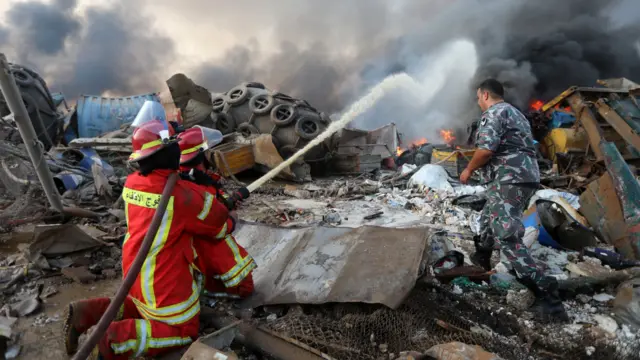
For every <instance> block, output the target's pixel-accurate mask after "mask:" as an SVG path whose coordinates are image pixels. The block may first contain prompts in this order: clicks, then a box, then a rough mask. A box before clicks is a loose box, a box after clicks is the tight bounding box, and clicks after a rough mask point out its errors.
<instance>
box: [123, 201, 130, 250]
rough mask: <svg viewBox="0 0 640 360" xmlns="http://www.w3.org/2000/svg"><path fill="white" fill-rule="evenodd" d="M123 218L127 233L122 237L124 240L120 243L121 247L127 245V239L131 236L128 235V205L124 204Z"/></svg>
mask: <svg viewBox="0 0 640 360" xmlns="http://www.w3.org/2000/svg"><path fill="white" fill-rule="evenodd" d="M124 218H125V220H126V222H127V233H126V234H125V236H124V240H123V241H122V246H124V244H126V243H127V240H129V237H130V236H131V234H129V204H128V203H125V204H124Z"/></svg>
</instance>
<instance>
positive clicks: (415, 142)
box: [396, 138, 428, 156]
mask: <svg viewBox="0 0 640 360" xmlns="http://www.w3.org/2000/svg"><path fill="white" fill-rule="evenodd" d="M427 142H428V141H427V139H425V138H420V139H418V140H413V141H412V142H410V143H409V146H407V147H406V148H404V149H403V148H401V147H399V146H398V147H397V148H396V155H397V156H400V155H401V154H402V153H403V152H404V151H405V150H407V149H409V148H412V147H418V146H421V145H424V144H426V143H427Z"/></svg>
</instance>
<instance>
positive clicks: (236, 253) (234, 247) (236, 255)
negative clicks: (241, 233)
mask: <svg viewBox="0 0 640 360" xmlns="http://www.w3.org/2000/svg"><path fill="white" fill-rule="evenodd" d="M224 240H225V242H226V243H227V246H229V249H231V252H232V253H233V259H234V260H235V262H236V264H235V265H234V266H233V267H232V268H231V269H230V270H229V271H227V272H226V273H224V274H222V275H218V276H214V278H216V279H220V280H222V281H223V282H224V281H227V280H229V279H232V278H234V277H235V276H236V274H237V273H238V272H240V271H241V270H242V268H244V267H245V266H246V265H247V262H248V261H250V260H252V259H251V257H250V256H249V255H247V256H246V257H245V258H243V257H242V255H241V254H240V249H239V248H238V244H236V242H235V240H233V238H232V237H231V236H230V235H227V236H226V237H225V238H224Z"/></svg>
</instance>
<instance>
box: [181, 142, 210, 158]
mask: <svg viewBox="0 0 640 360" xmlns="http://www.w3.org/2000/svg"><path fill="white" fill-rule="evenodd" d="M206 145H207V143H206V142H203V143H202V144H200V145H197V146H194V147H192V148H191V149H187V150H183V151H182V152H181V153H180V154H182V155H187V154H191V153H194V152H196V151H198V150H200V149H202V148H204V147H205V146H206Z"/></svg>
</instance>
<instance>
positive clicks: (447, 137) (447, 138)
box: [440, 130, 456, 144]
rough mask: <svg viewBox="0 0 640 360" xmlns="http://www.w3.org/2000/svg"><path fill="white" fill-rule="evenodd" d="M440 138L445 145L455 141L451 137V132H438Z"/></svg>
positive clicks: (454, 138) (453, 137)
mask: <svg viewBox="0 0 640 360" xmlns="http://www.w3.org/2000/svg"><path fill="white" fill-rule="evenodd" d="M440 137H442V139H443V140H444V141H445V142H446V143H447V144H451V143H453V142H454V141H456V137H455V136H453V130H440Z"/></svg>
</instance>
